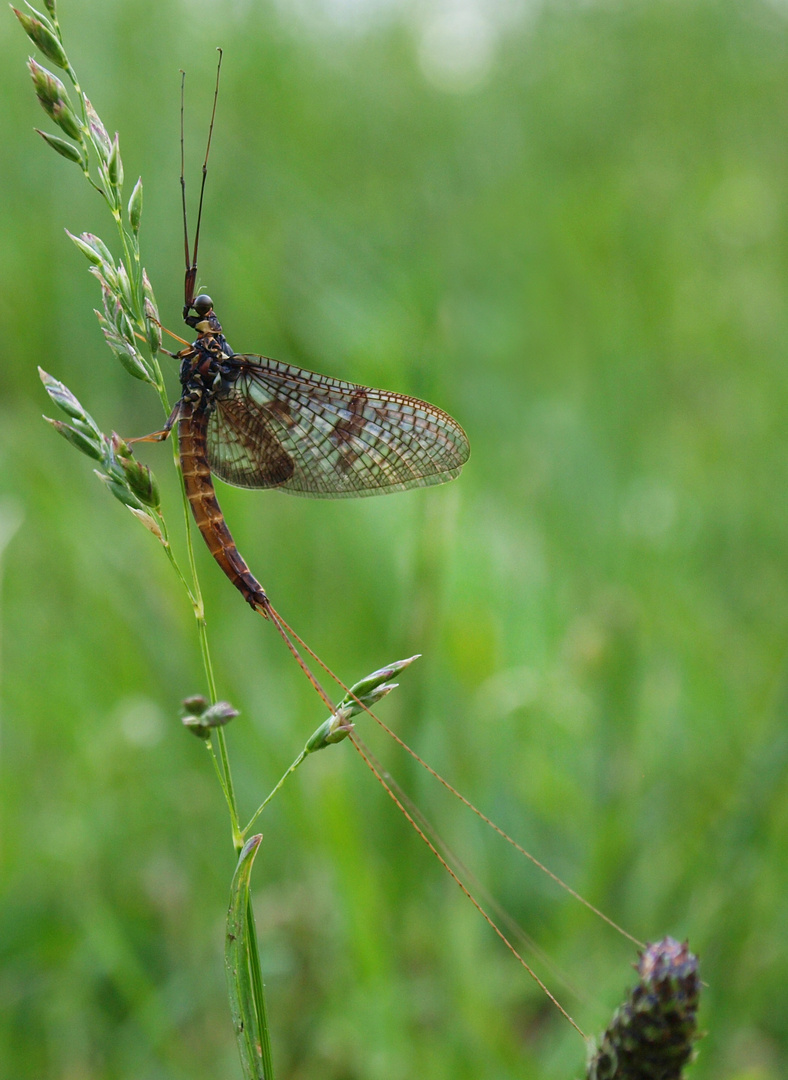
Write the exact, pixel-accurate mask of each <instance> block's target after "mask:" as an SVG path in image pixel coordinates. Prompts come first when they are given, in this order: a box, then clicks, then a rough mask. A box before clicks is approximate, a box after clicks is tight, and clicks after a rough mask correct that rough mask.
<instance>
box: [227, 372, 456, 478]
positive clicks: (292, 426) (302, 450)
mask: <svg viewBox="0 0 788 1080" xmlns="http://www.w3.org/2000/svg"><path fill="white" fill-rule="evenodd" d="M233 361H234V362H237V364H238V374H237V376H236V377H234V378H233V377H232V376H231V379H232V381H231V382H229V381H228V384H226V385H225V386H224V387H222V388H221V389H220V390H218V391H217V393H216V395H215V397H214V402H213V404H214V409H213V412H212V413H211V416H210V419H209V421H208V431H207V453H208V462H209V464H210V466H211V471H212V472H214V473H215V474H216V475H217V476H218V477H219V478H220V479H222V480H225V481H226V482H227V483H228V484H235V485H236V486H237V487H248V488H269V487H276V488H281V489H282V490H283V491H289V492H290V493H291V494H293V495H307V496H312V497H317V498H324V499H339V498H347V497H350V496H360V495H382V494H386V493H387V492H390V491H404V490H406V489H407V488H413V487H427V486H429V485H430V484H442V483H445V482H446V481H447V480H453V479H454V477H455V476H457V475H458V474H459V472H460V469H461V467H462V465H463V464H464V463H465V462H466V461H467V460H468V456H469V454H470V448H469V446H468V440H467V438H466V436H465V432H464V431H463V430H462V428H461V427H460V425H459V424H458V423H457V422H456V420H453V419H452V418H451V417H450V416H449V415H448V414H447V413H445V412H442V411H441V410H440V409H436V408H435V406H434V405H428V404H427V403H426V402H425V401H419V400H418V399H417V398H411V397H405V396H404V395H403V394H394V393H389V392H388V391H386V390H373V389H371V388H370V387H367V386H357V385H356V384H355V383H347V382H342V381H340V380H339V379H330V378H328V377H327V376H325V375H317V374H315V373H314V372H312V371H303V370H302V369H301V368H297V367H293V366H291V365H290V364H283V363H280V362H279V361H278V360H268V359H266V358H265V357H263V356H242V355H236V356H235V357H233Z"/></svg>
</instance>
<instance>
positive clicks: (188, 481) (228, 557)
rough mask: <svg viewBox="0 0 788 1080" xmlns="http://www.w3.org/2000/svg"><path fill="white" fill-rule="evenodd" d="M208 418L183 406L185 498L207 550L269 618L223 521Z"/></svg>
mask: <svg viewBox="0 0 788 1080" xmlns="http://www.w3.org/2000/svg"><path fill="white" fill-rule="evenodd" d="M207 426H208V415H207V413H206V411H205V409H204V408H202V407H201V405H200V403H197V405H196V406H195V404H194V403H193V402H190V401H183V402H182V403H181V412H180V416H179V418H178V445H179V450H180V458H181V470H182V472H183V482H184V485H185V488H186V495H187V498H188V499H189V502H190V503H191V507H192V513H193V514H194V520H195V521H196V522H197V528H198V529H199V530H200V532H201V533H202V536H203V539H204V540H205V543H206V544H207V545H208V550H209V551H210V553H211V555H213V557H214V559H216V561H217V563H218V564H219V566H221V568H222V570H224V572H225V574H226V575H227V577H228V578H229V579H230V581H232V583H233V585H235V587H236V589H238V591H239V592H240V593H241V594H242V595H243V597H244V599H245V600H246V601H247V603H249V604H251V605H252V607H253V608H254V609H255V610H256V611H259V612H260V613H261V614H262V615H266V608H267V606H268V600H267V597H266V594H265V590H264V589H263V587H262V585H261V584H260V582H259V581H258V580H257V578H256V577H255V576H254V574H253V573H252V572H251V570H250V569H249V567H248V566H247V565H246V563H245V561H244V560H243V558H242V557H241V555H240V553H239V551H238V548H237V547H236V546H235V541H234V540H233V538H232V535H231V534H230V530H229V529H228V528H227V525H226V524H225V521H224V514H223V513H222V510H221V507H220V506H219V501H218V499H217V498H216V491H215V489H214V486H213V478H212V476H211V470H210V467H209V465H208V458H207V456H206V452H205V435H206V429H207Z"/></svg>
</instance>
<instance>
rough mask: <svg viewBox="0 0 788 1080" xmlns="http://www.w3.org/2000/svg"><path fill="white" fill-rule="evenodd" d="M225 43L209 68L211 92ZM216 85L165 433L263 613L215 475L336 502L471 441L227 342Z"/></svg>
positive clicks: (405, 482)
mask: <svg viewBox="0 0 788 1080" xmlns="http://www.w3.org/2000/svg"><path fill="white" fill-rule="evenodd" d="M220 69H221V51H220V59H219V69H218V70H217V80H216V89H217V93H218V85H219V70H220ZM215 114H216V93H215V94H214V103H213V114H212V116H211V125H210V128H209V133H208V145H207V149H206V154H205V164H204V165H203V175H202V186H201V189H200V200H199V206H198V211H197V227H196V230H195V236H194V247H193V250H192V251H191V253H190V249H189V233H188V227H187V223H186V184H185V181H184V169H183V101H181V195H182V203H183V228H184V249H185V257H186V277H185V287H184V293H185V295H184V307H183V318H184V321H185V323H186V325H187V326H189V327H191V328H192V329H193V330H196V331H197V338H196V340H195V341H194V342H193V343H192V344H191V345H187V347H186V348H184V349H182V350H181V351H180V352H179V353H175V354H173V355H174V356H175V357H176V359H178V360H180V380H181V387H182V393H181V397H180V399H179V400H178V402H177V404H176V405H175V408H174V409H173V411H172V413H171V415H170V417H169V419H168V420H167V423H166V425H165V427H164V429H163V430H162V431H159V432H155V433H154V434H153V435H149V436H146V439H147V440H158V439H165V438H167V436H168V435H169V433H170V431H171V429H172V428H173V426H174V425H175V424H176V423H177V425H178V427H177V430H178V440H179V448H180V462H181V468H182V471H183V480H184V484H185V488H186V494H187V497H188V499H189V502H190V504H191V507H192V512H193V514H194V520H195V521H196V523H197V528H198V529H199V530H200V532H201V533H202V536H203V538H204V540H205V542H206V544H207V545H208V548H209V550H210V552H211V554H212V555H213V557H214V559H215V560H216V561H217V563H218V564H219V566H220V567H221V568H222V570H223V571H224V572H225V574H226V575H227V577H228V578H229V579H230V580H231V581H232V583H233V584H234V585H235V587H236V588H237V589H238V590H239V591H240V593H241V594H242V595H243V597H244V599H245V600H246V601H247V602H248V603H249V604H250V605H251V606H252V607H253V608H254V609H255V610H256V611H259V612H260V614H262V615H263V616H265V617H269V616H270V615H272V614H274V613H273V609H272V607H271V604H270V602H269V600H268V597H267V595H266V593H265V590H264V589H263V587H262V585H261V584H260V582H259V581H258V580H257V579H256V578H255V576H254V575H253V574H252V572H251V571H250V569H249V567H248V566H247V564H246V562H245V560H244V559H243V558H242V556H241V555H240V553H239V551H238V549H237V547H236V545H235V541H234V540H233V538H232V535H231V534H230V531H229V529H228V528H227V525H226V523H225V520H224V515H223V514H222V511H221V508H220V506H219V502H218V500H217V497H216V491H215V489H214V484H213V476H218V477H219V479H220V480H224V481H225V482H226V483H228V484H233V485H235V486H236V487H244V488H276V489H277V490H279V491H286V492H289V493H290V494H291V495H304V496H308V497H310V498H322V499H341V498H348V497H355V496H367V495H384V494H387V493H388V492H394V491H405V490H407V489H408V488H417V487H427V486H429V485H432V484H442V483H445V482H446V481H448V480H453V479H454V478H455V477H456V476H458V475H459V472H460V469H461V468H462V466H463V464H464V463H465V462H466V461H467V460H468V456H469V454H470V448H469V445H468V439H467V438H466V435H465V432H464V431H463V430H462V428H461V427H460V425H459V424H458V423H457V421H456V420H454V419H452V417H451V416H449V415H448V414H447V413H445V412H443V411H442V410H441V409H438V408H436V407H435V406H434V405H429V404H428V403H427V402H425V401H420V400H418V398H413V397H406V396H405V395H404V394H397V393H392V392H390V391H387V390H374V389H372V388H371V387H368V386H361V385H358V384H356V383H350V382H343V381H341V380H339V379H332V378H329V377H328V376H326V375H318V374H316V373H315V372H313V371H305V370H303V369H302V368H298V367H295V366H294V365H292V364H286V363H281V362H280V361H278V360H270V359H268V358H267V357H264V356H256V355H254V354H251V353H235V352H233V350H232V349H231V348H230V346H229V345H228V343H227V339H226V338H225V336H224V333H223V331H222V326H221V324H220V322H219V319H218V318H217V316H216V312H215V311H214V307H213V301H212V300H211V298H210V296H207V295H206V294H205V293H200V294H199V295H197V296H195V288H196V282H197V249H198V245H199V239H200V222H201V218H202V205H203V195H204V191H205V178H206V172H207V162H208V154H209V152H210V147H211V136H212V134H213V123H214V117H215Z"/></svg>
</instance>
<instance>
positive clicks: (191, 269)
mask: <svg viewBox="0 0 788 1080" xmlns="http://www.w3.org/2000/svg"><path fill="white" fill-rule="evenodd" d="M216 51H217V52H218V53H219V63H218V64H217V65H216V87H215V89H214V92H213V109H212V110H211V124H210V127H209V128H208V144H207V146H206V147H205V160H204V161H203V163H202V183H201V184H200V202H199V204H198V206H197V228H196V230H195V233H194V252H193V254H192V259H191V265H189V240H188V233H186V232H185V233H184V238H185V245H186V283H185V284H186V288H185V304H186V307H185V310H184V317H185V316H186V315H187V314H188V312H189V309H190V308H191V306H192V302H193V300H194V285H195V282H196V280H197V249H198V247H199V245H200V224H201V222H202V204H203V198H204V196H205V181H206V178H207V176H208V155H209V154H210V152H211V139H212V138H213V124H214V120H215V119H216V102H217V101H218V100H219V77H220V76H221V73H222V56H223V53H222V50H221V49H219V48H217V50H216ZM181 184H182V189H183V193H184V194H183V198H184V210H183V222H184V230H185V228H186V203H185V200H186V185H185V181H184V180H183V97H181Z"/></svg>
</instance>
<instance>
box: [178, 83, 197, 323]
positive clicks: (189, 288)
mask: <svg viewBox="0 0 788 1080" xmlns="http://www.w3.org/2000/svg"><path fill="white" fill-rule="evenodd" d="M185 83H186V72H185V71H184V70H183V69H181V203H182V205H183V250H184V256H185V260H186V283H185V299H186V308H185V310H184V313H183V314H184V318H185V317H186V315H187V314H188V313H189V308H190V307H191V301H192V300H193V299H194V277H195V275H194V274H192V279H191V282H190V281H189V273H190V270H189V262H190V260H189V226H188V224H187V222H186V176H185V167H184V153H183V97H184V86H185Z"/></svg>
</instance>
